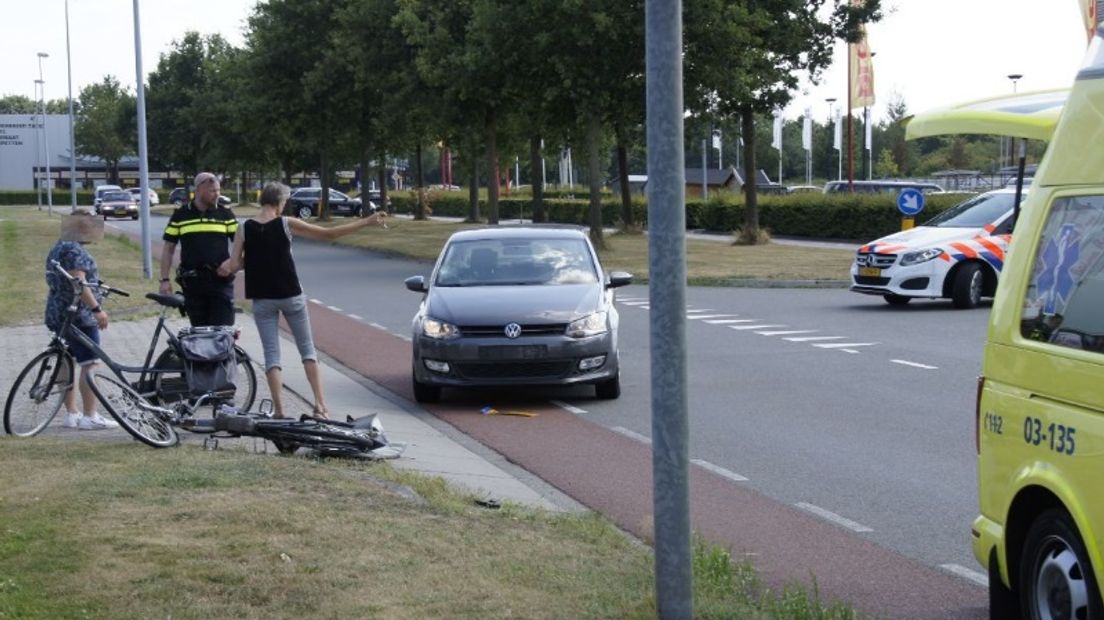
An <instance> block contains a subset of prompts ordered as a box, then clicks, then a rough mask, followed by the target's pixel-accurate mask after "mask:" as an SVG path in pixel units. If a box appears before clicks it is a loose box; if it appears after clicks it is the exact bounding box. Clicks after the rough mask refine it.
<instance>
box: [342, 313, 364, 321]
mask: <svg viewBox="0 0 1104 620" xmlns="http://www.w3.org/2000/svg"><path fill="white" fill-rule="evenodd" d="M345 316H347V317H349V318H350V319H356V320H358V321H363V320H364V317H362V316H357V315H355V314H353V313H352V312H347V313H345Z"/></svg>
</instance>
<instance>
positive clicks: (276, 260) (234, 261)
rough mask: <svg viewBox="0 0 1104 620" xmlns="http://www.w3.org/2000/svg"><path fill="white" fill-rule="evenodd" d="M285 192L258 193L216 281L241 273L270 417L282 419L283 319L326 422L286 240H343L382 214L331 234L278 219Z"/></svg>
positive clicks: (270, 187)
mask: <svg viewBox="0 0 1104 620" xmlns="http://www.w3.org/2000/svg"><path fill="white" fill-rule="evenodd" d="M290 194H291V190H290V188H288V186H286V185H284V184H282V183H269V184H267V185H265V187H264V189H263V190H261V212H260V213H259V214H257V216H256V217H254V218H252V219H249V220H246V222H245V224H243V225H242V226H239V227H238V231H237V233H236V234H235V236H234V249H233V251H232V252H231V255H230V258H229V259H227V260H226V262H224V263H223V264H222V265H221V266H220V267H219V274H220V275H230V274H232V273H234V272H236V271H239V270H241V269H245V296H246V298H247V299H252V300H253V320H254V322H255V323H256V324H257V332H258V333H259V334H260V337H261V344H262V345H263V346H264V356H265V376H266V377H267V379H268V387H269V391H270V392H271V393H272V404H273V407H274V408H275V415H276V417H278V418H282V417H284V405H283V398H281V390H282V389H283V376H282V371H281V366H280V334H279V327H278V326H279V321H280V316H281V315H283V317H284V319H285V320H286V321H287V323H288V326H289V327H291V331H292V334H293V335H294V336H295V344H296V346H297V347H298V349H299V355H300V357H301V358H302V359H303V369H304V370H305V371H306V374H307V381H308V382H309V383H310V386H311V390H312V391H313V392H314V413H315V415H317V416H320V417H326V414H327V413H328V412H327V409H326V401H325V395H324V394H323V391H322V382H321V379H320V373H319V370H318V355H317V353H316V352H315V350H314V340H313V338H312V336H311V331H310V317H309V316H308V312H307V303H306V296H305V295H304V294H303V288H302V286H300V284H299V274H298V273H296V270H295V258H294V257H293V256H292V251H291V245H292V239H293V238H294V237H295V236H296V235H298V236H301V237H305V238H307V239H317V240H329V239H336V238H338V237H341V236H344V235H347V234H349V233H352V232H354V231H357V230H359V229H361V228H364V227H365V226H369V225H371V224H382V223H383V218H384V217H386V216H387V214H386V213H383V212H379V213H373V214H372V215H370V216H368V217H366V218H361V219H357V220H354V221H352V222H349V223H347V224H341V225H340V226H334V227H332V228H328V227H323V226H316V225H314V224H308V223H307V222H304V221H302V220H299V219H294V218H288V217H284V216H282V215H281V213H282V212H283V210H284V205H285V204H286V203H287V199H288V196H289V195H290Z"/></svg>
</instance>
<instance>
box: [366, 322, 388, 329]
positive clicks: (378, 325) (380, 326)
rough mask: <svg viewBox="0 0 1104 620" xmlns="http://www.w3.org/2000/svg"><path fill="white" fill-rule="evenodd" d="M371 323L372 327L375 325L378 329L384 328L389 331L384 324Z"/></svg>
mask: <svg viewBox="0 0 1104 620" xmlns="http://www.w3.org/2000/svg"><path fill="white" fill-rule="evenodd" d="M369 325H371V326H372V327H375V328H376V329H382V330H383V331H388V330H387V328H386V327H384V326H383V325H380V324H379V323H369Z"/></svg>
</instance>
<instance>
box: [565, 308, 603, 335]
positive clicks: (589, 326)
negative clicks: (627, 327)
mask: <svg viewBox="0 0 1104 620" xmlns="http://www.w3.org/2000/svg"><path fill="white" fill-rule="evenodd" d="M605 332H606V312H605V311H603V312H595V313H594V314H591V315H587V316H584V317H583V318H581V319H576V320H574V321H572V322H571V323H569V324H568V326H567V331H566V333H567V335H568V336H571V337H572V338H586V337H587V336H597V335H598V334H604V333H605Z"/></svg>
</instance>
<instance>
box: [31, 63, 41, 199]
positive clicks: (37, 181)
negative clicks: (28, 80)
mask: <svg viewBox="0 0 1104 620" xmlns="http://www.w3.org/2000/svg"><path fill="white" fill-rule="evenodd" d="M40 83H41V80H35V81H34V98H35V107H34V115H33V116H31V125H32V126H33V127H34V132H33V133H34V144H35V156H34V168H33V170H34V186H35V199H36V201H37V202H38V210H39V211H41V210H42V160H41V159H39V158H40V157H42V148H41V147H40V146H39V145H38V141H39V134H41V133H42V132H41V131H40V130H41V127H40V126H39V124H38V111H39V107H38V85H39V84H40Z"/></svg>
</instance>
